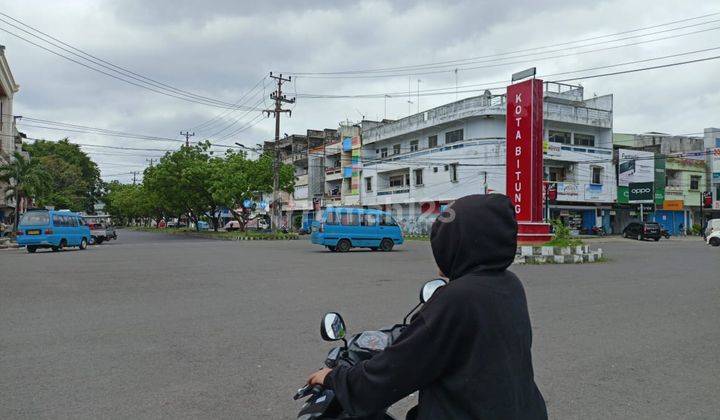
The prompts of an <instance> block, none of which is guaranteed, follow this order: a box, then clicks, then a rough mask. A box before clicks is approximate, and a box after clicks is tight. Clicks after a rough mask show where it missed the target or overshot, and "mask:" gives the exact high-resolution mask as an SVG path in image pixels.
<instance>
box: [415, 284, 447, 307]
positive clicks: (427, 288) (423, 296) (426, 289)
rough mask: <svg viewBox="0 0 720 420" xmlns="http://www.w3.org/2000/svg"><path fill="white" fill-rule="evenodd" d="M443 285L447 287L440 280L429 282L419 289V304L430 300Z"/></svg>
mask: <svg viewBox="0 0 720 420" xmlns="http://www.w3.org/2000/svg"><path fill="white" fill-rule="evenodd" d="M445 285H447V282H446V281H445V280H444V279H441V278H437V279H435V280H430V281H429V282H427V283H425V284H424V285H423V287H421V288H420V302H422V303H425V302H427V301H428V300H430V298H431V297H432V295H433V294H434V293H435V292H436V291H437V289H439V288H441V287H443V286H445Z"/></svg>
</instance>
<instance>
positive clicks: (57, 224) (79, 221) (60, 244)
mask: <svg viewBox="0 0 720 420" xmlns="http://www.w3.org/2000/svg"><path fill="white" fill-rule="evenodd" d="M89 240H90V228H89V227H88V226H87V224H86V223H85V219H83V217H82V216H81V215H79V214H77V213H72V212H70V211H66V210H59V211H58V210H42V209H39V210H28V211H27V212H25V214H23V215H22V217H21V218H20V224H19V225H18V232H17V243H18V245H19V246H24V247H26V248H27V251H28V252H31V253H32V252H35V251H36V250H37V249H38V248H51V249H52V250H53V251H61V250H62V249H63V248H65V247H68V246H76V247H78V248H80V249H85V248H87V245H88V241H89Z"/></svg>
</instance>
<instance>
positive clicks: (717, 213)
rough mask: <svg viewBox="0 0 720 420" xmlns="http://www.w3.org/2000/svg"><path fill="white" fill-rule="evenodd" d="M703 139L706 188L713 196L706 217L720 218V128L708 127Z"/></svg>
mask: <svg viewBox="0 0 720 420" xmlns="http://www.w3.org/2000/svg"><path fill="white" fill-rule="evenodd" d="M703 140H704V148H705V154H706V156H707V158H706V164H707V172H706V176H707V183H706V185H707V186H706V188H707V191H708V192H709V193H710V196H711V197H712V201H711V203H712V204H711V208H710V209H708V210H706V213H707V214H706V215H705V218H706V219H709V218H720V128H714V127H710V128H706V129H705V131H704V136H703Z"/></svg>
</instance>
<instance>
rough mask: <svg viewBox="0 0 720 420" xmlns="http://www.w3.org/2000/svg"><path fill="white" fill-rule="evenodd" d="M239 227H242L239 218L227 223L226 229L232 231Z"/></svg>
mask: <svg viewBox="0 0 720 420" xmlns="http://www.w3.org/2000/svg"><path fill="white" fill-rule="evenodd" d="M238 229H240V222H238V221H237V220H231V221H229V222H227V223H226V224H225V230H226V231H228V232H232V231H234V230H238Z"/></svg>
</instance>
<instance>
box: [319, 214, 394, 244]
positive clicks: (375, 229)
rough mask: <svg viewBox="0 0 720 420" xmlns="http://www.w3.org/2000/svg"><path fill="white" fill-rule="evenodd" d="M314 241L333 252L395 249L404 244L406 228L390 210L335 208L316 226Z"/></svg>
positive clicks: (323, 216)
mask: <svg viewBox="0 0 720 420" xmlns="http://www.w3.org/2000/svg"><path fill="white" fill-rule="evenodd" d="M310 241H311V242H312V243H314V244H318V245H323V246H325V247H327V249H329V250H330V251H333V252H335V251H339V252H347V251H349V250H350V248H370V249H372V250H373V251H375V250H378V249H379V250H381V251H391V250H392V249H393V247H394V246H395V245H400V244H402V243H403V236H402V231H401V230H400V226H398V224H397V222H396V221H395V219H394V218H393V217H392V215H390V213H387V212H384V211H380V210H372V209H361V208H343V207H333V208H329V209H327V210H325V211H324V212H323V215H322V217H321V219H320V221H315V222H314V223H313V225H312V233H311V234H310Z"/></svg>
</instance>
